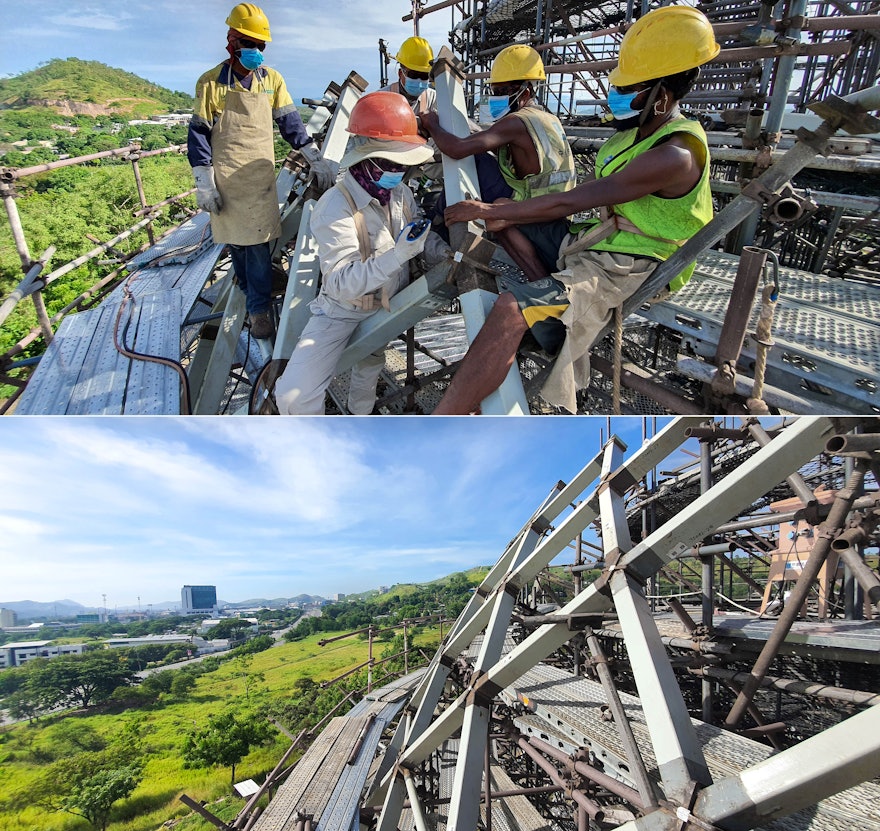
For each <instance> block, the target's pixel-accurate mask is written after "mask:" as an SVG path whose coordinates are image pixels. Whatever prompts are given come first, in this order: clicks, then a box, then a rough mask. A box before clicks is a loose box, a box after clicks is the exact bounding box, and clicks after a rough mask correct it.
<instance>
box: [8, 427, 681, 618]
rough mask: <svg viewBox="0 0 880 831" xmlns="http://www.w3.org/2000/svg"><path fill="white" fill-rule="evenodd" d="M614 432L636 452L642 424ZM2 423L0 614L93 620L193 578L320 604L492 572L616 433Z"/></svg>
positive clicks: (168, 593)
mask: <svg viewBox="0 0 880 831" xmlns="http://www.w3.org/2000/svg"><path fill="white" fill-rule="evenodd" d="M665 423H666V420H665V419H660V420H659V424H658V427H657V429H660V427H661V426H662V425H663V424H665ZM611 425H612V431H613V432H614V433H616V434H617V435H619V436H620V437H621V438H622V439H623V440H624V441H625V442H626V443H627V444H628V446H629V448H630V450H633V449H635V448H637V447H638V446H639V445H640V443H641V441H642V429H643V427H642V421H641V419H637V418H617V419H612V421H611ZM2 428H3V429H2V430H0V437H2V458H3V471H4V475H3V476H2V481H0V528H2V534H0V563H2V571H0V575H2V576H0V605H2V603H3V602H4V601H6V602H12V601H20V600H36V601H44V602H51V601H53V600H63V599H71V600H76V601H78V602H80V603H82V604H84V605H86V606H93V607H96V608H99V607H100V606H102V604H103V601H102V594H106V595H107V607H108V608H110V609H112V608H120V609H122V608H133V607H135V606H136V605H137V598H138V597H140V599H141V605H142V606H144V607H145V606H146V604H148V603H161V602H165V601H174V600H177V599H179V597H180V588H181V586H183V585H185V584H213V585H216V586H217V592H218V595H219V597H220V598H221V599H223V600H226V601H239V600H246V599H249V598H253V597H267V598H273V597H290V596H294V595H297V594H300V593H303V592H304V593H308V594H320V595H323V596H325V597H326V596H329V595H330V594H331V593H334V592H345V593H352V592H357V591H364V590H366V589H370V588H375V587H377V586H380V585H391V584H394V583H401V582H425V581H429V580H432V579H435V578H438V577H442V576H444V575H446V574H450V573H452V572H454V571H460V570H463V569H466V568H469V567H471V566H475V565H481V564H490V563H493V562H495V560H496V559H497V558H498V556H499V555H500V554H501V552H502V551H503V549H504V546H505V545H506V544H507V543H508V542H509V540H510V539H511V538H512V537H513V536H514V534H515V533H516V531H517V530H518V529H519V528H520V527H521V526H522V524H523V523H524V522H525V521H526V520H527V519H528V517H529V516H530V515H531V514H532V513H533V512H534V510H535V509H536V508H537V507H538V505H539V504H540V502H541V501H542V500H543V499H544V498H545V497H546V496H547V495H548V494H549V492H550V490H551V489H552V488H553V486H554V485H555V484H556V482H557V481H558V480H560V479H562V480H563V481H569V480H570V479H571V478H572V477H573V476H574V475H575V474H576V473H577V472H578V471H579V470H580V469H581V468H582V467H583V466H584V465H585V464H586V463H587V462H588V461H589V460H590V459H591V458H592V457H593V456H595V454H596V453H597V452H598V450H599V449H600V446H601V445H600V438H607V435H608V433H607V419H606V418H604V417H592V418H590V417H577V418H563V417H546V418H511V419H500V418H498V419H493V418H448V419H440V418H436V419H431V418H406V417H402V418H392V417H388V418H376V419H356V418H348V419H345V418H327V419H323V418H315V419H307V418H299V419H279V418H276V419H259V418H219V417H214V418H188V419H185V418H167V417H166V418H131V419H122V418H104V419H101V418H95V419H90V418H84V419H79V418H6V419H3V421H2ZM650 429H651V425H650V423H649V430H650ZM600 432H601V437H600Z"/></svg>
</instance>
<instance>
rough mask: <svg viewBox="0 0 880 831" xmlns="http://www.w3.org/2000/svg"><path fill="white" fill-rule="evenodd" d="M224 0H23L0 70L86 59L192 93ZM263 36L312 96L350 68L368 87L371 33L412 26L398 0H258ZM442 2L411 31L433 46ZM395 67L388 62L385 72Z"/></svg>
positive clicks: (373, 64) (271, 57) (394, 39)
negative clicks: (264, 21) (268, 33)
mask: <svg viewBox="0 0 880 831" xmlns="http://www.w3.org/2000/svg"><path fill="white" fill-rule="evenodd" d="M234 5H235V2H234V0H222V1H221V0H197V2H192V3H185V2H179V0H149V2H139V0H135V2H132V3H123V2H119V0H113V1H112V2H111V0H91V2H64V0H28V2H27V3H20V4H19V5H18V6H17V7H16V9H15V11H14V13H10V14H8V15H7V18H8V19H7V20H6V21H5V22H4V27H3V34H2V35H0V38H2V49H0V77H5V76H9V75H17V74H19V73H21V72H25V71H28V70H31V69H35V68H36V67H37V66H38V65H39V64H41V63H44V62H45V61H48V60H51V59H52V58H70V57H73V58H81V59H82V60H96V61H101V62H102V63H105V64H108V65H109V66H113V67H116V68H119V69H124V70H126V71H128V72H133V73H135V74H136V75H140V76H141V77H143V78H146V79H147V80H149V81H153V82H154V83H157V84H160V85H161V86H164V87H168V88H169V89H172V90H179V91H182V92H188V93H190V94H193V92H194V90H195V83H196V80H197V79H198V77H199V75H201V74H202V72H204V71H205V70H207V69H210V67H212V66H214V65H215V64H218V63H219V62H220V61H221V60H224V59H225V58H226V57H227V55H226V52H225V48H226V31H227V27H226V24H225V22H224V21H225V20H226V16H227V15H228V14H229V11H230V9H232V7H233V6H234ZM258 5H260V6H261V7H262V8H263V10H264V11H265V12H266V15H267V17H268V18H269V24H270V27H271V30H272V42H271V43H270V44H269V46H268V48H267V49H266V63H267V65H269V66H273V67H275V68H276V69H278V70H279V71H280V72H281V74H282V75H283V76H284V78H285V80H286V81H287V85H288V88H289V89H290V90H291V94H292V95H293V98H294V101H295V102H296V103H297V104H299V103H300V99H301V98H302V97H303V96H306V97H310V98H314V97H320V95H321V94H322V93H323V92H324V90H325V89H326V87H327V84H328V82H330V81H336V82H338V83H341V82H342V81H344V80H345V78H346V76H347V75H348V73H349V72H350V71H351V70H355V71H356V72H358V73H359V74H360V75H362V76H363V77H364V78H365V79H366V80H367V81H369V84H370V86H369V87H368V89H370V90H374V89H377V88H378V82H379V53H378V42H379V38H383V39H384V40H385V41H386V42H387V43H388V48H389V49H390V50H391V54H392V55H393V54H395V53H396V52H397V49H398V48H399V46H400V44H401V43H402V42H403V41H404V40H405V39H406V38H407V37H409V36H410V35H412V34H413V24H412V22H411V21H410V22H407V23H404V22H402V20H401V18H402V17H403V16H404V15H406V14H408V13H409V12H410V11H411V9H412V6H411V4H410V3H409V2H407V0H333V2H332V3H328V2H321V0H296V2H282V0H264V1H263V2H262V3H260V4H258ZM451 19H452V18H451V13H450V11H449V10H448V9H445V10H441V11H437V12H434V13H432V14H430V15H428V16H427V17H426V18H425V19H424V20H423V22H422V24H421V27H420V34H421V35H422V36H423V37H426V38H428V40H429V41H430V42H431V44H432V46H433V47H434V51H435V52H436V51H438V50H439V49H440V47H441V46H442V45H443V44H444V43H445V42H446V41H447V38H448V31H449V28H450V24H451ZM395 76H396V64H394V63H393V62H392V64H391V67H390V77H395Z"/></svg>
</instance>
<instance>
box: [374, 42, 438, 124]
mask: <svg viewBox="0 0 880 831" xmlns="http://www.w3.org/2000/svg"><path fill="white" fill-rule="evenodd" d="M394 58H395V60H396V61H397V63H398V69H397V81H396V82H392V83H390V84H388V86H386V87H382V89H381V90H380V91H381V92H396V93H399V94H400V95H402V96H403V97H404V98H406V100H407V101H409V104H410V106H411V107H412V110H413V112H414V113H415V114H416V115H417V116H418V115H421V114H422V113H423V112H425V111H427V110H436V109H437V93H436V92H435V91H434V88H433V86H432V85H431V65H432V64H433V62H434V52H433V50H432V49H431V44H430V43H428V41H426V40H425V39H424V38H420V37H411V38H407V39H406V40H405V41H404V42H403V43H402V44H401V46H400V49H399V50H398V52H397V54H396V55H395V56H394Z"/></svg>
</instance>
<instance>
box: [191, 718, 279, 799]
mask: <svg viewBox="0 0 880 831" xmlns="http://www.w3.org/2000/svg"><path fill="white" fill-rule="evenodd" d="M271 736H272V728H271V727H270V725H269V722H268V721H266V719H265V718H263V717H262V716H258V715H256V714H255V713H247V712H242V713H238V714H236V713H235V712H234V711H232V710H227V711H226V712H223V713H219V714H218V715H215V716H211V717H210V718H209V719H208V726H207V727H205V728H204V729H203V730H193V731H191V732H190V733H189V734H188V735H187V737H186V739H185V740H184V743H183V748H182V752H183V758H184V767H189V768H199V767H211V766H213V765H222V766H224V767H225V766H231V768H232V780H231V781H232V782H233V783H235V766H236V765H237V764H238V763H239V762H240V761H241V760H242V759H243V758H244V757H245V756H247V754H248V753H249V752H250V749H251V747H254V746H259V745H262V744H265V743H266V742H268V741H269V739H270V738H271Z"/></svg>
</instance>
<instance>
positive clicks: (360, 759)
mask: <svg viewBox="0 0 880 831" xmlns="http://www.w3.org/2000/svg"><path fill="white" fill-rule="evenodd" d="M386 709H387V708H386ZM387 723H388V722H387V721H386V720H385V719H383V718H380V717H377V718H375V719H374V720H373V723H372V724H371V725H370V728H369V730H367V733H366V735H365V736H364V740H363V742H362V744H361V748H360V751H359V753H358V756H357V759H355V761H354V763H353V764H350V765H348V764H346V765H345V767H344V768H343V770H342V773H341V775H340V777H339V780H338V781H337V783H336V787H335V788H333V793H332V794H331V796H330V800H329V802H328V803H327V807H326V808H325V809H324V812H323V813H322V814H321V817H320V818H319V819H318V822H317V826H316V831H347V829H348V828H349V827H350V826H351V824H352V821H353V820H354V819H356V818H357V817H358V813H359V811H358V808H359V803H360V797H361V793H362V791H363V788H364V784H365V782H366V780H367V776H368V774H369V772H370V765H371V763H372V761H373V757H374V756H375V754H376V748H377V747H378V746H379V739H380V738H381V737H382V732H383V731H384V729H385V727H386V725H387Z"/></svg>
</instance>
